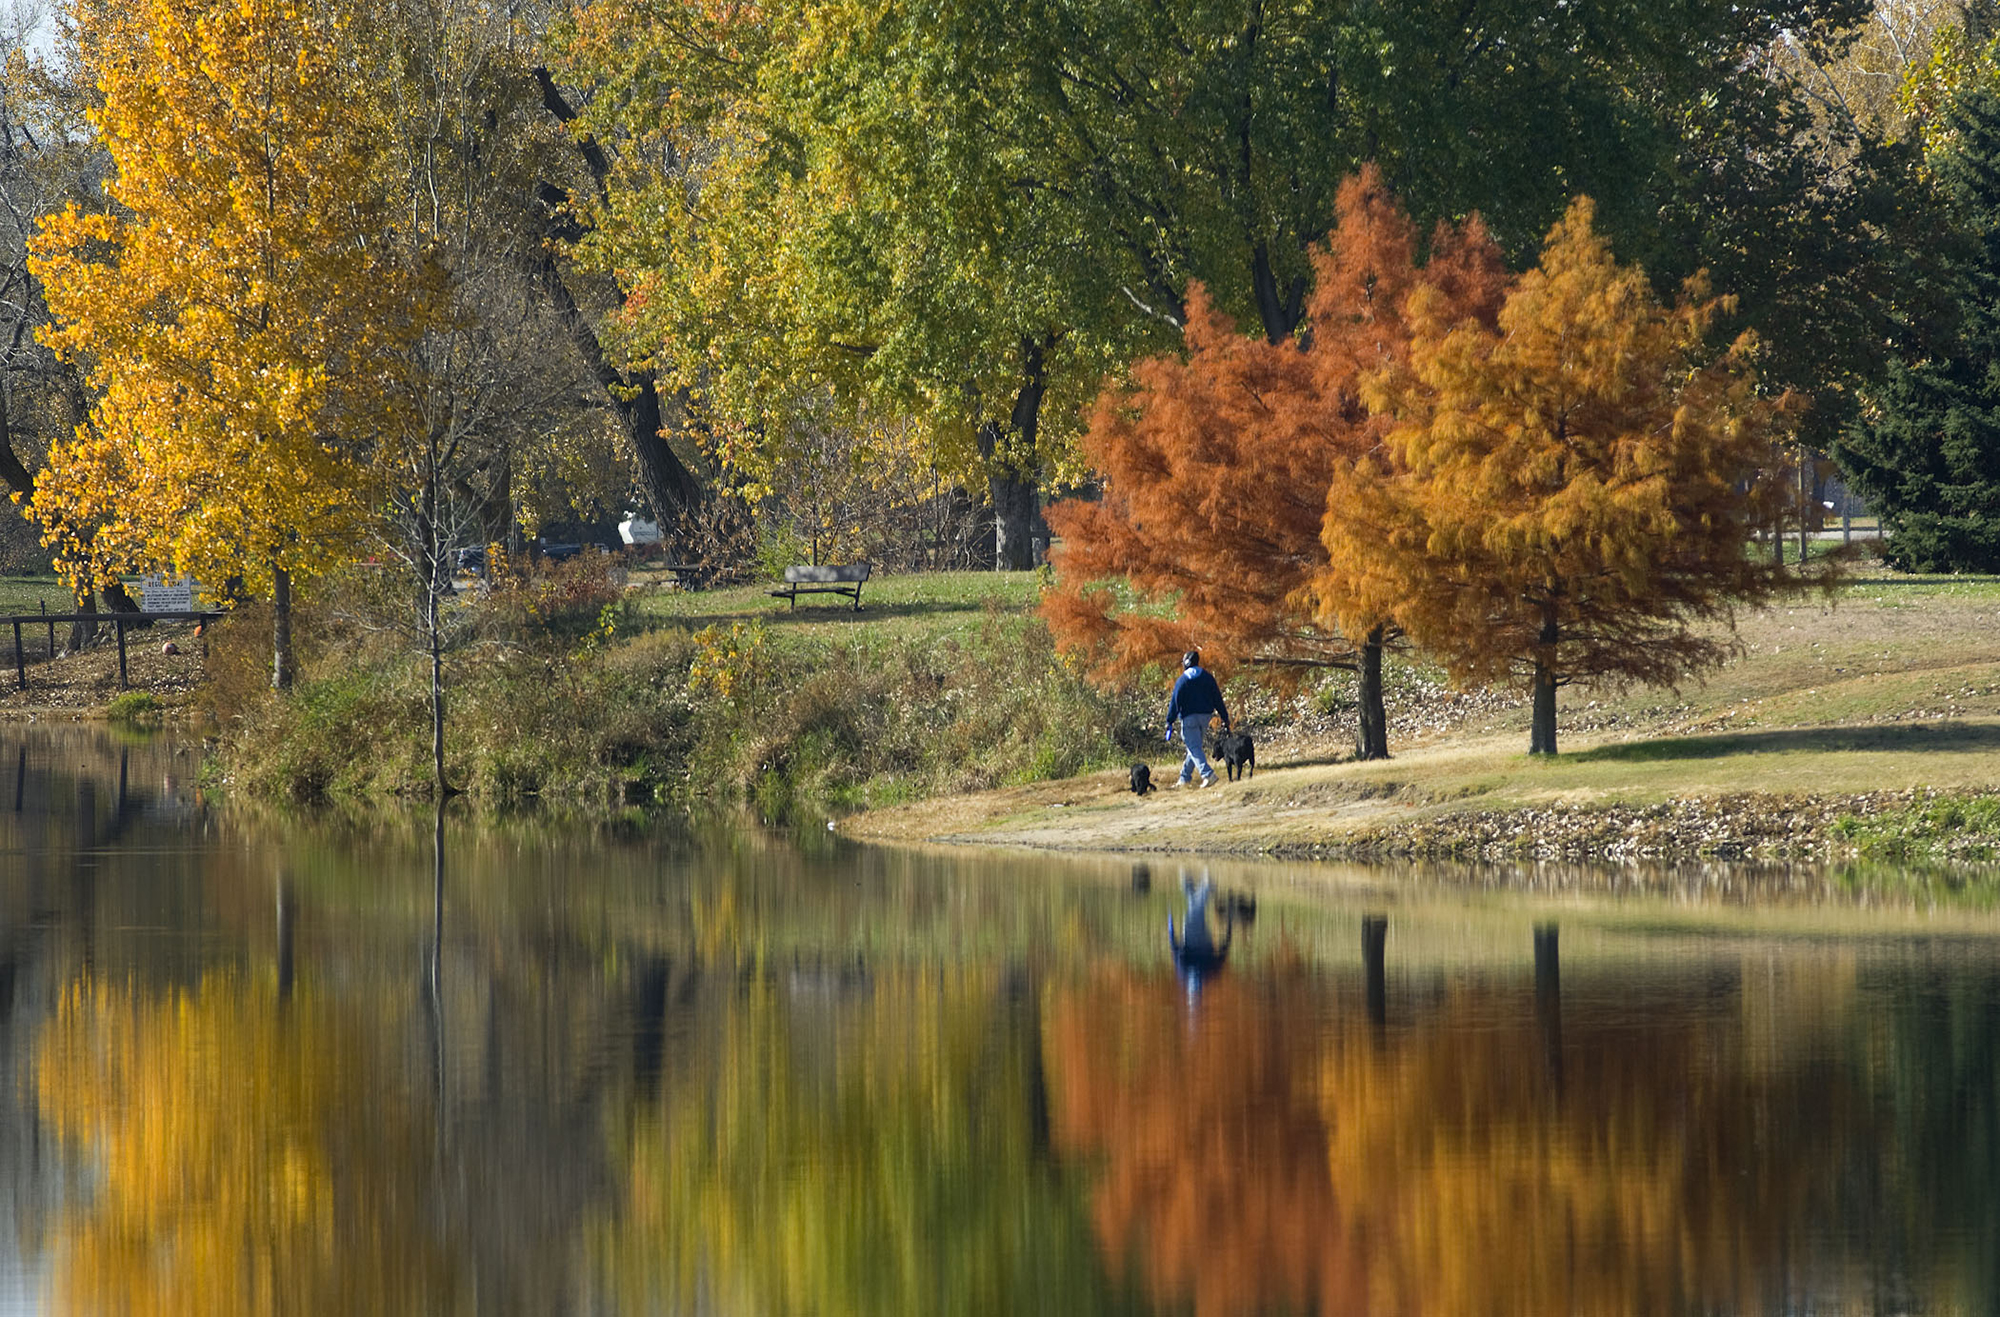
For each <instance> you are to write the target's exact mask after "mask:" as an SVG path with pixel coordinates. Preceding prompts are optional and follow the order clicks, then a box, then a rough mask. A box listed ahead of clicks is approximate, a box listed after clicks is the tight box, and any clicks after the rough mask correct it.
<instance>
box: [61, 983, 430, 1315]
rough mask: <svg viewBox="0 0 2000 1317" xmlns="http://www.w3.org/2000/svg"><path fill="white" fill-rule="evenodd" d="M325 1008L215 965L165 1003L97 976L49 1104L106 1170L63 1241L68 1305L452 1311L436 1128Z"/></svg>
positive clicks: (73, 995)
mask: <svg viewBox="0 0 2000 1317" xmlns="http://www.w3.org/2000/svg"><path fill="white" fill-rule="evenodd" d="M379 1060H380V1058H378V1057H377V1056H376V1055H375V1052H374V1049H373V1048H372V1047H371V1045H370V1042H369V1040H368V1037H367V1036H366V1035H365V1034H364V1033H363V1031H362V1030H361V1029H360V1028H358V1027H356V1025H355V1024H354V1022H352V1021H350V1020H347V1019H344V1018H342V1017H341V1015H340V1014H339V1013H338V1012H337V1011H336V1010H335V1009H334V1007H333V1005H332V1004H331V1003H328V1002H324V1001H319V1000H315V999H314V998H313V997H312V996H311V995H309V994H299V995H296V996H292V997H290V998H289V999H285V998H281V997H280V995H279V993H278V990H277V987H276V984H275V983H274V982H272V981H269V980H261V981H246V979H245V978H243V977H242V976H239V975H235V974H227V973H213V974H210V975H208V976H207V977H205V978H204V979H203V980H202V982H201V985H200V986H199V988H197V989H195V990H192V991H189V990H185V989H178V990H174V991H171V992H169V993H167V994H165V995H164V996H162V997H160V998H158V999H148V998H146V997H145V996H142V995H141V994H140V993H139V992H137V991H135V990H133V989H131V988H127V987H111V986H107V985H105V984H102V983H92V982H88V981H86V982H82V983H79V984H76V985H73V986H71V987H70V988H69V989H68V990H67V991H66V992H65V993H64V995H63V999H62V1002H61V1005H60V1007H59V1008H58V1010H57V1013H56V1017H55V1019H54V1020H53V1022H52V1023H51V1025H50V1027H49V1029H48V1030H47V1032H46V1033H45V1034H44V1036H43V1040H42V1044H41V1048H40V1054H39V1064H38V1070H39V1076H40V1078H39V1096H40V1100H41V1105H42V1110H43V1114H44V1116H45V1117H46V1118H47V1119H48V1120H49V1122H50V1123H51V1125H52V1126H53V1127H54V1129H55V1131H56V1133H57V1134H58V1135H59V1136H60V1137H62V1138H63V1139H64V1140H65V1141H67V1142H70V1143H73V1144H74V1145H76V1146H77V1147H78V1148H79V1149H80V1150H81V1151H83V1153H84V1154H85V1157H86V1159H87V1162H86V1164H87V1165H89V1166H90V1167H91V1168H92V1170H93V1174H92V1175H91V1177H90V1184H89V1185H88V1187H87V1189H86V1191H85V1192H84V1193H83V1195H82V1196H81V1199H80V1201H77V1202H75V1203H73V1204H72V1205H70V1206H68V1207H66V1208H65V1210H64V1212H63V1214H62V1218H61V1220H60V1223H59V1225H58V1229H57V1239H56V1249H55V1256H56V1263H55V1274H54V1278H53V1285H54V1290H55V1292H54V1295H53V1298H54V1301H55V1305H56V1307H57V1308H58V1309H59V1310H61V1311H65V1312H83V1313H118V1314H136V1315H142V1317H143V1315H147V1314H178V1313H186V1314H190V1315H191V1317H192V1315H194V1314H201V1315H203V1317H219V1315H224V1314H235V1313H274V1312H294V1313H307V1312H311V1313H385V1312H437V1311H442V1310H445V1309H447V1308H449V1307H451V1306H452V1304H453V1294H452V1289H453V1286H452V1284H451V1275H452V1269H451V1268H450V1267H449V1266H448V1265H447V1260H446V1259H445V1257H444V1256H443V1251H442V1250H441V1249H440V1248H439V1247H438V1246H437V1245H436V1243H435V1240H434V1235H433V1232H432V1231H431V1230H430V1229H429V1228H428V1223H427V1222H426V1220H425V1219H424V1216H425V1214H424V1212H423V1210H422V1208H421V1206H420V1204H419V1203H418V1201H417V1199H416V1195H415V1192H414V1189H415V1187H416V1186H418V1185H421V1184H422V1183H423V1182H424V1181H425V1179H426V1177H425V1176H424V1174H423V1173H422V1171H421V1170H419V1169H418V1168H421V1167H423V1166H424V1165H426V1164H427V1163H428V1159H429V1156H430V1150H429V1138H428V1135H427V1132H426V1131H425V1129H424V1122H422V1121H421V1120H417V1119H412V1118H411V1113H410V1111H409V1110H408V1109H407V1108H405V1107H403V1106H401V1105H400V1104H399V1103H398V1102H397V1101H395V1100H394V1099H393V1098H392V1097H390V1096H388V1095H386V1094H385V1093H384V1091H383V1088H382V1086H381V1084H380V1083H379V1080H380V1078H381V1070H380V1065H379Z"/></svg>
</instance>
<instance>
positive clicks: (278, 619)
mask: <svg viewBox="0 0 2000 1317" xmlns="http://www.w3.org/2000/svg"><path fill="white" fill-rule="evenodd" d="M291 688H292V574H291V573H290V572H288V571H286V570H285V569H284V568H282V567H276V568H273V569H272V570H271V689H272V690H278V691H288V690H290V689H291Z"/></svg>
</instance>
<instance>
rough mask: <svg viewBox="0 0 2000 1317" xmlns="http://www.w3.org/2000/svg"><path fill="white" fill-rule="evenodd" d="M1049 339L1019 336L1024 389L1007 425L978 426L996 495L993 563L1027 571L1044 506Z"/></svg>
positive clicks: (1002, 568) (991, 489) (1004, 568)
mask: <svg viewBox="0 0 2000 1317" xmlns="http://www.w3.org/2000/svg"><path fill="white" fill-rule="evenodd" d="M1047 346H1048V345H1047V344H1046V343H1042V342H1037V341H1036V340H1034V339H1030V338H1023V339H1022V340H1021V391H1020V392H1019V393H1018V394H1016V395H1015V396H1014V409H1013V412H1012V413H1011V414H1010V415H1009V417H1008V424H1007V425H1006V426H1005V427H1003V426H1001V424H1000V423H999V422H998V421H987V422H985V423H983V424H982V425H980V427H979V455H980V457H982V458H983V459H985V462H986V487H987V493H988V494H989V495H990V496H991V497H992V499H993V548H994V557H995V562H994V564H993V565H994V567H995V569H997V570H999V571H1003V572H1025V571H1030V570H1032V569H1033V568H1034V566H1035V522H1036V519H1037V515H1038V514H1039V513H1040V511H1041V503H1040V486H1041V471H1040V459H1039V456H1038V454H1037V453H1036V449H1035V442H1036V436H1037V434H1038V433H1039V432H1040V429H1041V421H1042V396H1043V394H1045V393H1046V392H1047V391H1048V383H1049V382H1048V374H1047V371H1046V366H1045V363H1044V360H1043V353H1044V352H1045V350H1046V349H1047Z"/></svg>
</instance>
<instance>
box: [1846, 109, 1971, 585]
mask: <svg viewBox="0 0 2000 1317" xmlns="http://www.w3.org/2000/svg"><path fill="white" fill-rule="evenodd" d="M1947 129H1948V133H1947V137H1948V140H1950V142H1951V145H1950V146H1949V147H1948V148H1946V149H1945V150H1943V151H1942V152H1940V153H1939V154H1938V156H1937V157H1936V160H1935V164H1934V170H1935V174H1936V178H1937V184H1938V188H1939V190H1940V192H1941V193H1942V194H1943V199H1944V202H1945V204H1946V206H1947V208H1948V211H1949V214H1950V219H1951V225H1952V228H1953V229H1954V230H1955V236H1956V238H1957V241H1955V242H1951V243H1948V244H1946V245H1945V246H1944V247H1942V248H1941V249H1940V250H1937V251H1934V252H1930V253H1924V254H1923V255H1921V256H1919V257H1918V258H1917V259H1916V261H1914V262H1913V268H1912V270H1911V275H1910V278H1909V281H1908V283H1909V286H1910V288H1909V291H1910V292H1911V293H1912V295H1913V296H1912V300H1913V301H1917V302H1918V304H1919V305H1920V306H1921V307H1922V308H1923V310H1922V311H1921V312H1919V313H1918V314H1914V315H1911V316H1910V317H1908V319H1907V320H1906V323H1905V324H1904V326H1903V332H1902V333H1901V334H1899V336H1898V341H1897V343H1896V344H1895V348H1894V351H1893V352H1892V353H1891V355H1890V358H1889V361H1888V365H1887V369H1886V371H1885V372H1884V375H1883V378H1882V380H1881V381H1880V383H1879V385H1878V386H1877V388H1876V389H1875V390H1874V399H1873V401H1874V404H1875V405H1874V406H1873V407H1872V408H1869V409H1868V410H1867V413H1866V414H1865V415H1864V417H1863V418H1862V420H1861V421H1860V422H1859V423H1858V424H1857V425H1856V426H1855V427H1854V428H1853V429H1852V430H1851V431H1850V432H1849V433H1848V434H1847V435H1846V436H1845V437H1844V438H1843V440H1842V441H1841V442H1840V443H1838V444H1836V445H1835V446H1834V457H1835V459H1836V460H1837V461H1838V462H1839V463H1840V465H1841V467H1842V469H1843V470H1845V471H1846V473H1847V475H1848V477H1849V479H1850V480H1851V481H1852V483H1853V485H1854V487H1855V488H1856V489H1857V490H1858V491H1860V493H1861V494H1862V495H1863V496H1864V497H1865V498H1866V499H1867V500H1868V502H1869V504H1870V505H1871V506H1872V507H1873V508H1874V510H1875V511H1876V512H1877V513H1878V514H1879V515H1880V516H1881V518H1882V524H1883V527H1884V529H1885V530H1886V531H1887V533H1888V554H1887V556H1888V558H1889V561H1890V562H1891V563H1893V564H1895V565H1896V566H1898V567H1903V568H1906V569H1908V570H1911V571H1996V570H2000V87H1995V86H1994V85H1992V84H1991V83H1990V82H1987V81H1985V80H1981V82H1980V83H1979V85H1975V86H1971V87H1969V88H1967V89H1966V90H1965V91H1964V92H1962V93H1961V94H1960V96H1959V98H1958V99H1957V101H1956V102H1955V103H1954V104H1953V105H1952V107H1951V108H1950V110H1949V111H1948V112H1947ZM1926 285H1928V287H1926Z"/></svg>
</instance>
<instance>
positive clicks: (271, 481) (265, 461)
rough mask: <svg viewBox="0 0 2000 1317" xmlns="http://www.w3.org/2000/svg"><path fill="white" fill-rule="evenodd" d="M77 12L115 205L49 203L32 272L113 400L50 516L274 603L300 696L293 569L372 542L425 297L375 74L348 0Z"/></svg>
mask: <svg viewBox="0 0 2000 1317" xmlns="http://www.w3.org/2000/svg"><path fill="white" fill-rule="evenodd" d="M79 18H80V21H84V22H87V23H89V24H92V25H94V27H93V30H92V32H91V38H92V39H91V41H90V42H89V44H88V45H87V46H86V49H87V50H89V51H90V52H91V61H92V62H91V68H92V70H93V71H94V72H95V73H96V75H97V78H98V81H99V85H100V87H101V89H102V93H103V102H102V104H101V106H99V107H98V108H97V109H96V110H94V111H93V112H92V115H91V122H92V125H93V126H94V127H95V128H96V130H97V132H98V134H99V137H100V139H101V140H102V141H103V143H104V146H105V149H106V150H107V151H108V152H109V154H110V157H111V161H112V164H113V168H114V172H113V175H112V177H111V178H110V179H109V180H108V181H107V183H106V185H105V187H106V190H107V192H108V193H109V194H110V196H111V199H112V201H113V202H114V203H115V207H114V209H113V210H112V211H111V212H110V213H107V214H89V213H85V212H84V211H83V210H81V209H80V208H78V207H76V206H75V205H72V206H70V207H69V208H68V209H67V210H65V211H64V212H62V213H61V214H59V215H56V216H53V217H52V218H51V219H50V220H49V221H48V222H47V223H46V224H44V225H43V227H42V231H41V233H40V235H39V236H38V237H37V238H36V239H35V242H34V251H35V254H36V259H35V261H34V262H33V264H32V266H31V268H32V269H33V270H34V271H35V273H36V274H37V276H38V277H39V278H40V279H41V280H42V281H43V284H44V286H45V287H46V289H47V294H48V299H49V305H50V308H51V310H52V312H53V313H54V315H55V318H56V322H57V323H56V325H55V327H54V328H53V329H52V331H51V332H49V333H48V335H47V339H48V341H49V343H50V344H51V345H52V346H53V347H55V348H56V350H57V351H59V352H61V353H63V354H64V355H65V356H66V357H68V358H70V359H73V360H76V361H79V362H80V363H83V364H84V365H85V367H86V369H87V370H88V373H89V378H90V381H91V383H92V384H93V385H94V386H95V387H96V388H97V389H98V390H100V396H99V397H98V399H97V401H96V403H95V405H94V406H93V407H92V409H91V414H90V417H89V419H88V420H87V421H86V422H85V423H84V424H83V425H80V426H78V427H77V429H76V432H75V433H74V435H73V436H71V437H70V438H68V439H66V440H64V441H63V442H61V443H59V444H58V445H56V446H55V448H54V449H53V450H52V451H51V453H50V457H49V466H48V469H47V471H46V472H45V473H44V475H43V478H42V479H41V480H40V481H39V482H38V484H37V487H36V490H35V495H34V499H33V501H32V503H31V504H30V507H31V510H32V512H33V514H34V515H35V516H36V518H37V519H38V520H40V521H41V522H42V523H43V524H44V525H45V526H46V527H48V528H49V529H50V532H51V534H52V535H53V536H54V538H55V541H56V549H57V560H58V565H59V566H60V568H61V569H62V570H63V571H64V572H65V573H66V574H68V575H70V576H72V577H76V578H80V579H89V580H94V581H104V580H109V579H110V578H111V577H112V576H114V575H115V574H116V573H117V572H119V571H121V570H128V569H130V568H132V567H135V566H161V567H168V568H171V569H174V570H179V571H187V572H192V573H194V574H195V575H197V576H198V577H199V578H201V579H202V580H203V581H205V582H206V583H207V584H208V585H209V586H211V587H216V586H220V585H221V584H222V583H223V582H224V581H229V580H240V581H241V582H242V585H243V588H245V589H246V590H248V591H250V592H252V593H256V594H267V595H268V596H269V597H270V599H271V601H272V604H273V613H274V635H273V651H274V657H273V662H272V684H273V685H274V686H277V687H278V688H280V689H284V688H286V687H288V686H289V685H290V683H291V679H292V675H293V667H294V664H293V657H292V643H291V623H292V596H293V589H294V585H295V583H299V582H303V581H305V580H308V579H310V578H311V577H313V576H315V575H317V574H319V573H321V572H323V571H325V570H326V569H327V568H329V567H330V566H332V565H334V564H335V563H337V562H339V561H340V560H341V559H342V557H343V556H344V555H346V554H348V553H349V552H350V551H351V550H352V548H353V546H354V545H355V543H356V541H357V538H358V535H359V533H360V529H361V522H362V520H363V519H364V517H365V515H366V513H367V511H368V509H369V508H370V506H371V502H372V500H371V498H370V496H369V490H370V488H371V484H372V481H371V472H370V470H369V455H370V452H371V450H372V449H373V447H374V445H375V444H376V443H377V442H378V441H380V440H381V439H382V438H383V436H384V435H385V433H387V432H389V431H390V430H392V429H393V428H394V425H395V422H394V421H393V419H392V418H391V416H390V413H391V412H392V411H393V410H394V408H395V407H396V406H397V405H398V402H397V399H398V397H399V394H398V391H397V389H396V387H395V384H396V381H395V375H396V371H397V367H398V364H399V362H400V361H401V359H402V357H403V354H404V351H405V349H406V347H407V345H408V343H409V342H410V341H411V339H412V338H413V337H414V336H415V335H416V334H418V333H420V332H421V331H422V329H423V327H424V319H425V316H426V314H427V312H426V311H425V309H424V307H423V305H422V300H421V298H420V297H419V296H418V294H417V291H416V289H415V288H414V287H413V286H412V284H411V282H410V280H409V279H408V278H407V277H406V271H405V270H404V269H403V268H401V267H400V266H399V265H398V264H397V263H396V262H395V261H393V260H392V259H390V257H389V256H388V254H387V251H386V248H385V245H384V244H383V243H382V242H381V241H380V240H379V239H380V237H381V235H382V234H383V233H385V232H386V231H388V230H389V229H390V228H391V227H392V224H391V217H390V216H389V215H388V214H387V213H386V212H385V207H384V204H383V200H382V197H381V194H380V193H379V191H377V190H376V186H375V185H376V183H377V182H378V161H379V158H380V152H381V149H382V145H383V140H384V136H385V131H386V130H385V125H384V123H383V121H382V118H381V116H380V114H379V112H378V109H377V101H376V99H375V97H374V96H373V94H372V93H373V91H374V90H375V88H374V86H373V83H374V78H373V71H371V70H368V69H366V68H363V67H359V66H358V65H357V62H356V60H355V59H354V55H355V48H354V46H353V44H352V43H350V42H349V41H347V40H346V39H345V29H346V25H347V23H348V22H349V21H350V20H351V18H352V13H351V11H343V10H342V9H341V8H339V7H338V6H337V5H332V4H329V5H306V6H294V5H286V4H280V3H278V2H277V0H240V2H238V3H231V4H226V5H219V6H213V7H203V8H198V9H195V10H189V9H188V8H187V7H186V6H185V5H182V4H179V3H176V0H141V2H140V3H136V4H133V5H130V6H125V7H120V8H118V9H116V10H110V9H101V8H98V7H95V6H90V7H88V8H85V9H80V10H79ZM79 527H91V528H94V529H93V533H92V534H91V535H90V536H89V537H88V538H84V537H82V536H80V535H74V534H70V533H68V532H69V531H70V530H72V529H73V528H79Z"/></svg>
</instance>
